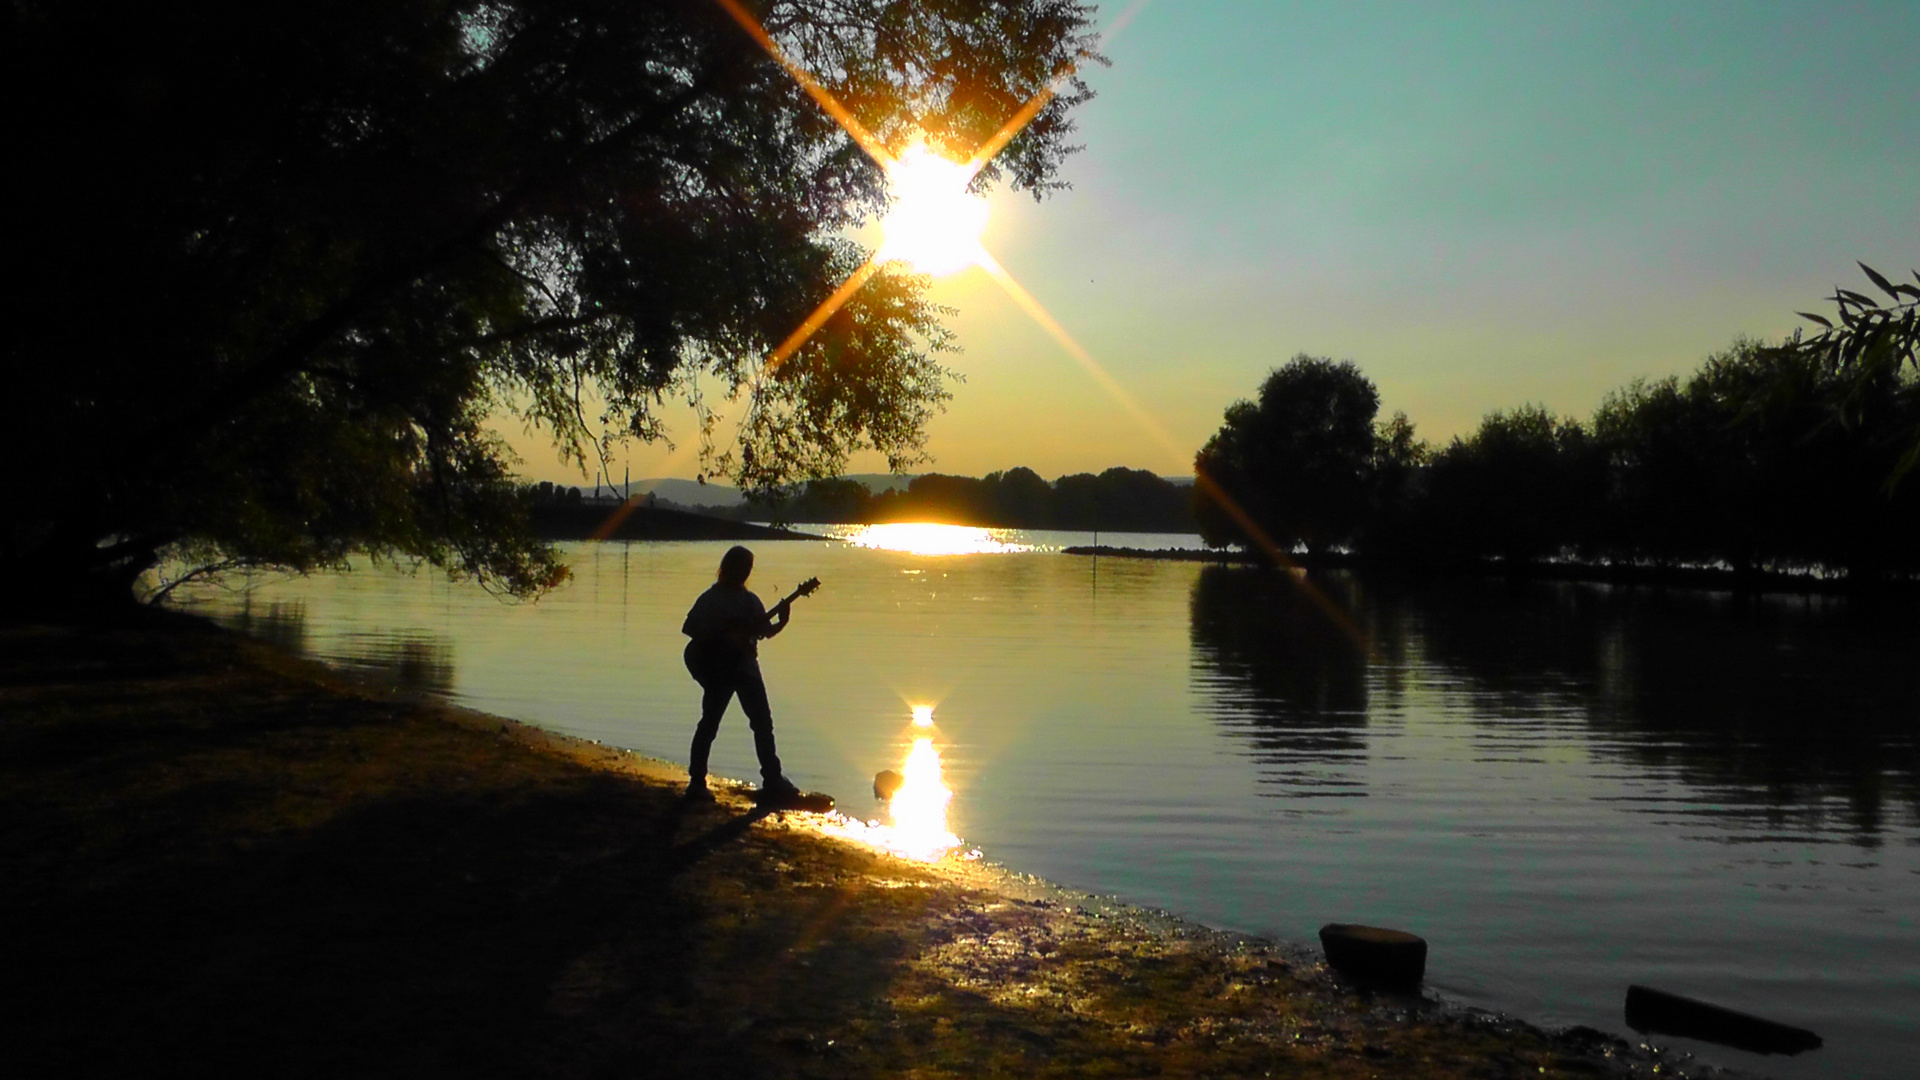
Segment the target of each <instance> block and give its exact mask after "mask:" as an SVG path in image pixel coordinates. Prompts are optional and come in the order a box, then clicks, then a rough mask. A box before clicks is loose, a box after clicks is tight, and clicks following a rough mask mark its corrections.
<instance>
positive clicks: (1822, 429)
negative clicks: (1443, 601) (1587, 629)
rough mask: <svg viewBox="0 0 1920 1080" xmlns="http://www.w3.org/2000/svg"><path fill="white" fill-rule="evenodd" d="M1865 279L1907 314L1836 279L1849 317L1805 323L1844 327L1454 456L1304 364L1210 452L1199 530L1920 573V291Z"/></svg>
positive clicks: (1874, 574)
mask: <svg viewBox="0 0 1920 1080" xmlns="http://www.w3.org/2000/svg"><path fill="white" fill-rule="evenodd" d="M1863 269H1864V268H1863ZM1867 273H1868V275H1869V277H1871V278H1872V279H1873V281H1874V282H1875V284H1876V285H1878V286H1880V287H1881V289H1882V290H1883V291H1884V292H1886V293H1888V294H1889V295H1890V296H1891V297H1892V298H1893V302H1892V303H1891V304H1888V305H1884V306H1883V305H1881V304H1879V303H1877V302H1875V301H1873V300H1871V299H1870V298H1868V297H1866V296H1864V295H1862V294H1860V293H1854V292H1849V291H1847V290H1839V291H1838V292H1837V293H1836V295H1835V300H1836V302H1837V303H1838V305H1839V307H1840V312H1839V315H1840V318H1839V320H1838V321H1837V322H1835V321H1830V320H1827V319H1825V318H1822V317H1820V316H1817V315H1808V316H1807V317H1808V318H1810V319H1813V320H1814V321H1816V322H1818V323H1820V324H1822V325H1824V326H1825V327H1826V328H1827V329H1825V330H1823V331H1822V332H1821V333H1819V334H1816V335H1814V336H1812V337H1807V338H1802V337H1801V336H1800V335H1797V334H1796V335H1795V336H1794V337H1793V338H1790V339H1788V340H1786V341H1783V342H1780V343H1777V344H1772V345H1768V344H1763V343H1760V342H1757V341H1751V340H1739V341H1736V342H1735V343H1734V344H1733V345H1732V346H1731V347H1729V348H1728V349H1726V350H1725V351H1723V352H1720V353H1717V354H1715V355H1713V356H1711V357H1709V358H1708V359H1707V360H1706V361H1705V363H1703V364H1702V365H1701V366H1700V368H1699V369H1698V370H1696V371H1694V372H1693V373H1691V374H1690V375H1687V376H1686V377H1684V378H1681V377H1669V378H1666V379H1662V380H1658V381H1653V382H1649V381H1645V380H1640V381H1636V382H1634V383H1632V384H1631V385H1629V386H1627V387H1625V388H1622V389H1620V390H1617V391H1615V392H1613V393H1611V394H1609V395H1608V396H1607V397H1606V399H1605V401H1604V402H1603V403H1602V405H1601V406H1600V408H1599V410H1598V411H1597V412H1596V413H1595V414H1594V415H1593V417H1592V418H1590V419H1589V420H1586V421H1584V422H1583V421H1581V420H1578V419H1574V418H1571V417H1562V416H1558V415H1556V414H1554V413H1553V412H1552V411H1551V410H1548V409H1546V408H1544V407H1542V406H1538V405H1522V406H1520V407H1518V408H1513V409H1508V410H1503V411H1499V412H1494V413H1490V414H1488V415H1487V416H1486V417H1485V418H1484V419H1483V420H1482V422H1481V424H1480V427H1479V428H1478V429H1477V430H1475V431H1474V432H1472V433H1471V434H1468V435H1466V436H1463V437H1459V438H1455V439H1453V440H1452V441H1451V442H1449V443H1448V444H1447V445H1446V446H1444V447H1440V448H1435V447H1433V446H1430V445H1428V444H1427V443H1425V442H1423V441H1421V440H1419V439H1417V438H1416V437H1415V436H1414V429H1413V425H1412V424H1411V423H1410V422H1409V421H1408V420H1407V418H1406V417H1405V416H1404V415H1403V414H1396V415H1395V416H1394V417H1393V418H1392V419H1391V420H1389V421H1386V422H1379V421H1378V420H1377V419H1376V417H1377V413H1378V408H1379V394H1378V392H1377V390H1376V389H1375V387H1374V385H1373V383H1372V382H1371V381H1370V380H1368V379H1367V378H1366V377H1365V376H1364V375H1363V374H1361V372H1360V370H1359V369H1358V368H1357V367H1355V366H1354V365H1353V364H1352V363H1351V362H1344V363H1335V362H1333V361H1332V360H1330V359H1326V358H1319V357H1311V356H1306V355H1301V356H1297V357H1295V358H1294V359H1293V360H1292V361H1290V362H1289V363H1287V364H1286V365H1284V366H1282V367H1279V368H1277V369H1275V370H1274V371H1273V372H1272V373H1271V374H1269V375H1268V377H1267V379H1266V381H1265V382H1264V383H1263V384H1262V386H1261V388H1260V392H1259V395H1258V397H1257V398H1256V399H1254V400H1251V401H1241V402H1236V403H1235V404H1234V405H1232V406H1230V407H1229V408H1228V409H1227V412H1226V417H1225V421H1224V423H1223V425H1222V426H1221V428H1220V430H1219V432H1217V433H1216V434H1215V435H1214V436H1213V437H1212V438H1211V439H1209V440H1208V442H1207V444H1206V446H1205V447H1204V448H1203V449H1202V450H1201V451H1200V453H1199V454H1198V455H1197V457H1196V459H1195V467H1196V471H1197V472H1198V473H1199V475H1200V476H1201V478H1202V479H1201V481H1200V484H1199V486H1198V488H1197V490H1196V511H1197V517H1198V520H1199V524H1200V529H1201V533H1202V535H1203V536H1204V537H1205V538H1206V540H1207V541H1208V543H1209V544H1212V545H1214V546H1227V545H1244V546H1249V547H1261V546H1263V538H1262V536H1261V535H1258V534H1264V540H1265V541H1266V542H1270V543H1271V545H1272V546H1273V547H1276V548H1279V549H1281V550H1282V551H1288V552H1290V551H1294V550H1297V549H1299V548H1304V549H1305V550H1306V551H1308V552H1309V553H1323V552H1328V551H1333V550H1342V551H1345V552H1347V553H1350V555H1351V557H1353V558H1354V559H1356V560H1359V561H1365V562H1370V563H1381V564H1391V565H1401V566H1414V567H1434V568H1443V567H1459V566H1463V565H1483V564H1486V563H1488V562H1491V561H1501V562H1505V563H1507V564H1510V565H1511V564H1528V563H1536V562H1540V561H1543V560H1575V561H1585V562H1593V563H1613V564H1619V563H1626V564H1633V565H1640V566H1724V567H1725V568H1727V569H1730V570H1732V571H1734V572H1735V573H1751V572H1756V571H1766V570H1785V569H1793V568H1805V567H1811V566H1821V567H1826V568H1829V569H1833V570H1840V569H1844V570H1845V571H1847V572H1848V574H1849V576H1850V577H1853V578H1864V579H1869V580H1872V579H1878V578H1881V577H1884V576H1887V575H1890V574H1911V573H1914V572H1916V571H1920V483H1916V482H1914V481H1913V480H1912V478H1911V477H1909V476H1907V474H1908V473H1909V472H1910V470H1912V469H1913V468H1914V465H1915V462H1916V458H1920V362H1917V361H1916V359H1915V356H1916V354H1915V343H1916V341H1917V340H1920V325H1917V320H1916V315H1915V307H1916V301H1920V288H1916V287H1915V286H1912V285H1906V284H1904V283H1903V284H1899V285H1895V284H1893V283H1891V282H1889V281H1887V280H1886V279H1885V278H1883V277H1881V276H1880V275H1879V274H1877V273H1875V272H1874V271H1872V270H1870V269H1868V270H1867ZM1915 280H1916V282H1920V274H1916V276H1915ZM1903 480H1904V481H1905V482H1903Z"/></svg>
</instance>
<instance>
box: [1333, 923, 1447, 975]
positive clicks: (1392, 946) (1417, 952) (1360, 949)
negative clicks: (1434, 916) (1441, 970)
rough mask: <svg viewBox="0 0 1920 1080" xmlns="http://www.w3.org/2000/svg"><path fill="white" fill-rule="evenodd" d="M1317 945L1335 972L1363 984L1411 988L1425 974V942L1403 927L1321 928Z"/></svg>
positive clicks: (1346, 926) (1344, 926)
mask: <svg viewBox="0 0 1920 1080" xmlns="http://www.w3.org/2000/svg"><path fill="white" fill-rule="evenodd" d="M1320 947H1321V948H1322V949H1324V950H1326V954H1327V963H1328V965H1330V966H1331V967H1332V968H1333V969H1334V970H1335V971H1338V972H1340V973H1341V974H1342V975H1345V976H1346V977H1347V978H1349V979H1352V980H1353V981H1354V982H1356V983H1359V984H1360V985H1362V986H1366V987H1371V988H1374V989H1379V990H1412V989H1413V988H1415V987H1417V986H1419V985H1420V980H1421V979H1423V978H1425V977H1426V974H1427V942H1426V939H1425V938H1422V937H1420V936H1418V935H1415V934H1409V933H1407V932H1406V931H1404V930H1388V929H1386V928H1384V927H1379V926H1358V925H1354V924H1352V923H1328V924H1327V925H1325V926H1323V927H1321V928H1320Z"/></svg>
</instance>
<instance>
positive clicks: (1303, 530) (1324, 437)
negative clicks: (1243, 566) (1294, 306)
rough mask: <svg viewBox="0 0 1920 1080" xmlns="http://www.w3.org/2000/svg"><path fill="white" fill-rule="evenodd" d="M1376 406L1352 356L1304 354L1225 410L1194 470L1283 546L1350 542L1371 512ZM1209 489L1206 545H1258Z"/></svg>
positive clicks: (1203, 515)
mask: <svg viewBox="0 0 1920 1080" xmlns="http://www.w3.org/2000/svg"><path fill="white" fill-rule="evenodd" d="M1379 410H1380V393H1379V391H1378V390H1377V389H1375V388H1374V385H1373V382H1372V381H1371V380H1369V379H1368V378H1367V377H1366V376H1365V375H1362V374H1361V373H1360V369H1359V368H1358V367H1356V366H1355V365H1354V363H1353V361H1351V360H1347V361H1342V362H1340V363H1337V364H1336V363H1334V362H1333V361H1332V360H1330V359H1327V358H1325V357H1314V356H1308V355H1306V354H1305V353H1301V354H1300V355H1298V356H1295V357H1294V358H1293V359H1292V360H1290V361H1288V362H1287V363H1286V364H1284V365H1282V366H1281V367H1278V368H1275V369H1274V370H1273V371H1272V372H1271V373H1270V374H1269V375H1268V376H1267V378H1266V381H1265V382H1263V383H1262V384H1261V386H1260V396H1259V398H1258V400H1256V401H1236V402H1234V403H1233V404H1232V405H1230V406H1228V408H1227V412H1226V418H1225V421H1224V423H1223V424H1222V425H1221V427H1220V430H1219V431H1218V432H1216V433H1215V434H1214V435H1213V437H1212V438H1210V439H1208V440H1207V444H1206V445H1205V446H1204V447H1202V448H1201V450H1200V453H1199V455H1198V456H1197V457H1196V458H1195V459H1194V471H1195V472H1196V473H1198V474H1199V475H1200V476H1201V477H1203V478H1207V479H1209V480H1211V482H1212V485H1214V486H1215V487H1217V488H1218V490H1219V492H1222V493H1224V494H1225V495H1226V496H1227V497H1228V498H1230V499H1232V500H1233V501H1234V503H1236V504H1237V506H1238V508H1239V509H1240V510H1241V511H1243V512H1244V513H1245V514H1246V515H1247V517H1248V518H1249V519H1250V520H1251V521H1252V522H1254V523H1255V524H1256V525H1257V526H1258V527H1259V528H1260V529H1262V530H1264V531H1265V532H1266V533H1267V535H1268V537H1270V538H1271V539H1272V540H1273V541H1274V542H1275V543H1276V544H1278V545H1280V546H1281V547H1282V548H1291V547H1293V546H1294V545H1295V544H1305V545H1306V546H1307V548H1308V549H1309V550H1324V549H1326V548H1329V547H1332V546H1334V545H1338V544H1345V543H1348V542H1349V541H1351V540H1352V539H1353V537H1354V535H1355V533H1356V532H1357V530H1358V529H1359V528H1360V527H1361V525H1362V523H1363V522H1364V520H1365V517H1366V513H1367V507H1368V502H1369V498H1370V487H1371V484H1372V483H1373V462H1374V455H1375V431H1374V426H1373V418H1374V415H1375V414H1376V413H1377V412H1379ZM1411 433H1412V429H1411V425H1409V426H1408V431H1407V434H1408V436H1409V437H1411ZM1211 491H1212V489H1211V488H1210V487H1209V486H1208V485H1207V484H1205V483H1202V484H1201V485H1199V486H1197V487H1196V490H1195V517H1196V518H1197V519H1198V521H1199V524H1200V533H1201V535H1202V536H1203V537H1205V538H1206V541H1207V543H1208V544H1210V545H1212V546H1214V547H1223V546H1225V545H1227V544H1230V543H1242V544H1245V543H1248V542H1250V541H1253V540H1254V539H1255V538H1252V537H1248V536H1246V535H1245V530H1244V528H1243V526H1242V525H1241V523H1240V521H1239V519H1238V518H1237V517H1236V516H1235V515H1234V514H1233V513H1232V512H1231V510H1230V509H1229V508H1228V507H1226V506H1225V505H1223V504H1222V502H1221V500H1220V498H1219V497H1218V496H1217V495H1216V494H1212V493H1210V492H1211Z"/></svg>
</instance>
